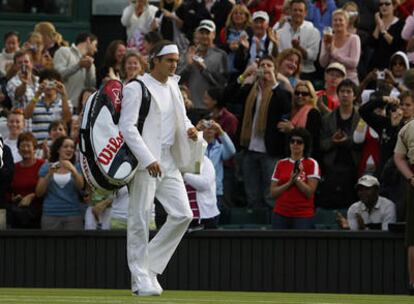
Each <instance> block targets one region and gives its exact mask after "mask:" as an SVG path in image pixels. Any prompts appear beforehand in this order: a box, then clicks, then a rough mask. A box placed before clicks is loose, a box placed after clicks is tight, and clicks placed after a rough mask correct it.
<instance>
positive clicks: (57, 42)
mask: <svg viewBox="0 0 414 304" xmlns="http://www.w3.org/2000/svg"><path fill="white" fill-rule="evenodd" d="M34 32H36V33H39V34H40V35H42V40H43V45H44V48H43V53H44V54H46V53H47V54H48V55H49V56H50V58H53V56H54V55H55V52H56V51H57V50H58V49H59V48H60V47H61V46H68V43H67V42H66V41H64V40H63V38H62V35H61V34H59V33H58V32H57V31H56V28H55V26H54V25H53V24H52V23H51V22H47V21H42V22H38V23H36V25H35V27H34ZM51 68H53V66H52V67H51Z"/></svg>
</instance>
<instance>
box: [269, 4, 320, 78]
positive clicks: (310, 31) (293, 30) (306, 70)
mask: <svg viewBox="0 0 414 304" xmlns="http://www.w3.org/2000/svg"><path fill="white" fill-rule="evenodd" d="M289 6H290V12H291V21H290V22H286V23H285V24H284V25H283V27H282V28H281V29H279V30H278V31H277V35H278V50H279V52H281V51H283V50H285V49H288V48H292V47H293V48H296V49H298V50H299V51H300V52H301V53H302V57H303V68H302V75H301V79H305V80H311V79H312V78H313V73H314V72H315V71H316V68H315V65H314V62H315V60H317V57H318V51H319V43H320V40H321V36H320V33H319V31H318V29H317V28H316V27H314V26H313V24H312V23H311V22H309V21H305V17H306V14H307V13H308V9H307V3H306V1H305V0H292V1H291V2H290V4H289Z"/></svg>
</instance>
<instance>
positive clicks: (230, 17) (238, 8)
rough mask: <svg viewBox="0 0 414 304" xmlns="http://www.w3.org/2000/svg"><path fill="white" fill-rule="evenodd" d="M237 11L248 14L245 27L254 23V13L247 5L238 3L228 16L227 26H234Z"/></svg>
mask: <svg viewBox="0 0 414 304" xmlns="http://www.w3.org/2000/svg"><path fill="white" fill-rule="evenodd" d="M235 12H242V13H244V14H245V15H246V23H245V24H244V28H247V27H250V26H251V25H252V23H253V22H252V14H251V13H250V11H249V10H248V9H247V7H246V6H245V5H241V4H236V5H235V6H234V7H233V9H232V10H231V11H230V14H229V15H228V16H227V21H226V28H230V27H232V26H234V23H233V14H234V13H235Z"/></svg>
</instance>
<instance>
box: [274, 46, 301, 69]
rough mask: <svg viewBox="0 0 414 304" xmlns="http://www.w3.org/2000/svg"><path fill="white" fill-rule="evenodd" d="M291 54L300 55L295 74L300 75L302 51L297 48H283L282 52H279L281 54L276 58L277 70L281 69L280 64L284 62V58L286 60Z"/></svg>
mask: <svg viewBox="0 0 414 304" xmlns="http://www.w3.org/2000/svg"><path fill="white" fill-rule="evenodd" d="M291 55H296V56H298V58H299V60H298V68H297V69H296V71H295V74H294V75H295V76H299V74H300V70H301V65H302V53H301V52H300V51H299V50H297V49H295V48H290V49H286V50H283V51H282V52H280V53H279V55H278V56H277V58H276V64H275V66H276V71H278V70H279V67H280V65H281V64H282V62H283V61H284V60H286V58H287V57H289V56H291Z"/></svg>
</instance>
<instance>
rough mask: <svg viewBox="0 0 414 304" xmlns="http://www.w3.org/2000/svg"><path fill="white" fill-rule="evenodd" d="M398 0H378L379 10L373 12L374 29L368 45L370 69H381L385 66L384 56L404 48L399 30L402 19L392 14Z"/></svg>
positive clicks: (389, 55)
mask: <svg viewBox="0 0 414 304" xmlns="http://www.w3.org/2000/svg"><path fill="white" fill-rule="evenodd" d="M397 2H398V0H380V1H379V12H377V13H375V29H374V31H373V32H372V36H371V40H370V46H371V47H372V48H373V54H372V57H371V62H370V69H369V70H372V69H374V68H377V69H379V70H383V69H385V68H386V67H387V60H384V59H386V58H390V57H391V56H392V54H394V53H395V52H397V51H400V50H403V49H404V41H403V39H402V38H401V31H402V29H403V27H404V21H402V20H400V19H398V17H396V16H395V15H394V10H395V9H396V7H397Z"/></svg>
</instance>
